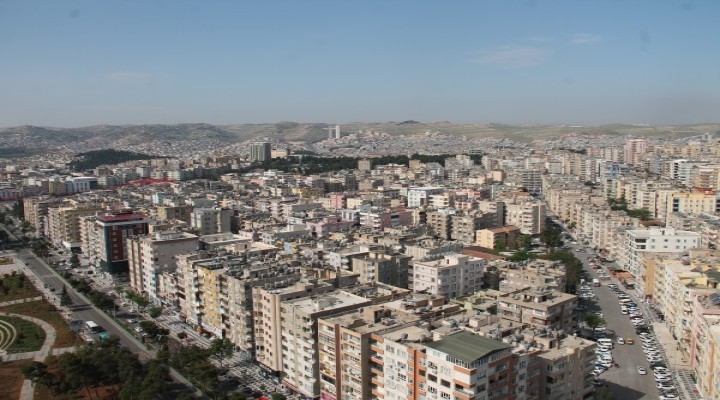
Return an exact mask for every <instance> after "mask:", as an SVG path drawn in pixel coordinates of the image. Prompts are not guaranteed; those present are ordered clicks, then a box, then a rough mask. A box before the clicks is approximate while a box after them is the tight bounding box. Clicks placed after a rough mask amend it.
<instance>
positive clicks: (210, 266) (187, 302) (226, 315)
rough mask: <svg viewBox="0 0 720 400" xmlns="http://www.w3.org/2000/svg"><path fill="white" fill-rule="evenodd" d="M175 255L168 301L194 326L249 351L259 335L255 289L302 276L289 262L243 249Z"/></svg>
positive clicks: (281, 283)
mask: <svg viewBox="0 0 720 400" xmlns="http://www.w3.org/2000/svg"><path fill="white" fill-rule="evenodd" d="M177 258H178V268H177V272H176V273H175V275H176V276H177V287H176V291H177V295H176V298H175V301H174V302H173V303H172V304H173V305H174V306H175V307H176V308H177V310H178V312H179V314H180V316H181V317H183V318H185V320H186V321H187V323H189V324H190V325H192V326H195V327H196V328H197V329H200V330H203V331H205V332H208V333H211V334H213V335H215V336H217V337H220V338H227V339H229V340H230V341H231V342H233V344H235V345H236V346H238V347H239V348H240V349H242V350H244V351H246V352H247V353H249V354H250V355H253V354H254V352H255V347H256V340H257V338H256V335H255V322H256V320H255V318H253V313H254V312H255V304H254V299H253V292H254V290H256V289H257V288H266V289H270V288H275V287H279V286H285V285H288V284H292V283H294V282H297V281H298V280H299V279H300V278H301V274H300V270H299V269H298V268H297V267H295V266H293V265H291V264H287V263H284V262H272V263H265V262H261V261H254V260H252V259H248V258H246V257H245V256H244V255H229V254H227V253H218V252H199V253H194V254H185V255H180V256H178V257H177ZM167 275H168V274H167V273H164V274H161V276H167Z"/></svg>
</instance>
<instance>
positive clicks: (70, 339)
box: [0, 300, 83, 349]
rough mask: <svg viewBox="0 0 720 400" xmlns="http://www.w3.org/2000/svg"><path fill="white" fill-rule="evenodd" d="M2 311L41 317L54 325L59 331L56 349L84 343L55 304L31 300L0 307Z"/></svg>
mask: <svg viewBox="0 0 720 400" xmlns="http://www.w3.org/2000/svg"><path fill="white" fill-rule="evenodd" d="M0 311H5V312H9V313H15V314H22V315H28V316H31V317H35V318H38V319H41V320H43V321H45V322H47V323H48V324H50V325H52V327H53V328H55V330H56V331H57V339H56V340H55V344H54V345H53V348H54V349H57V348H61V347H70V346H78V345H82V344H83V341H82V340H80V338H78V337H77V336H76V335H75V333H74V332H73V331H71V330H70V327H69V326H68V325H67V323H66V322H65V320H64V319H63V317H62V316H61V315H60V313H59V312H58V311H56V310H55V306H53V305H52V304H50V303H48V302H47V301H44V300H41V301H31V302H29V303H21V304H13V305H10V306H7V307H0Z"/></svg>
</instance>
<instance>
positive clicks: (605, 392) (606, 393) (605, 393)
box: [595, 387, 615, 400]
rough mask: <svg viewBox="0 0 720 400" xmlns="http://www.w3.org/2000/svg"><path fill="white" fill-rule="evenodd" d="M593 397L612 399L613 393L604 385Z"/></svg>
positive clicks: (613, 397) (603, 399)
mask: <svg viewBox="0 0 720 400" xmlns="http://www.w3.org/2000/svg"><path fill="white" fill-rule="evenodd" d="M595 398H596V399H597V400H614V399H615V395H614V394H613V392H612V391H611V390H610V389H608V388H605V387H604V388H600V389H599V390H597V391H596V392H595Z"/></svg>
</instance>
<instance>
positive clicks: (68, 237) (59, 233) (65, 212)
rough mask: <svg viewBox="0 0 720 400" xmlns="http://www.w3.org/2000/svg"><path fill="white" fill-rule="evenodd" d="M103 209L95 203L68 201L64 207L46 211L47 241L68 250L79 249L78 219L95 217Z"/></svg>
mask: <svg viewBox="0 0 720 400" xmlns="http://www.w3.org/2000/svg"><path fill="white" fill-rule="evenodd" d="M102 210H103V207H102V206H100V205H98V204H95V203H84V202H78V201H69V202H68V204H67V205H66V206H63V207H53V208H49V209H48V216H47V221H48V227H49V233H50V235H49V239H50V242H52V244H54V245H56V246H63V247H65V248H67V249H68V250H70V249H74V248H80V246H81V244H82V243H81V235H80V217H85V216H89V215H95V213H97V212H98V211H102Z"/></svg>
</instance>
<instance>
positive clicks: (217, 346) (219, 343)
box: [210, 339, 235, 367]
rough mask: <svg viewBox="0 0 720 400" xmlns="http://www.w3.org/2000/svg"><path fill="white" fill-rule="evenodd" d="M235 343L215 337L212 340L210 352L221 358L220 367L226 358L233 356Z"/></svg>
mask: <svg viewBox="0 0 720 400" xmlns="http://www.w3.org/2000/svg"><path fill="white" fill-rule="evenodd" d="M234 352H235V345H234V344H233V343H232V342H231V341H230V340H228V339H215V340H213V341H212V342H210V353H211V354H212V355H214V356H215V357H217V358H218V359H219V360H220V367H222V365H223V361H224V360H225V359H226V358H230V357H232V355H233V353H234Z"/></svg>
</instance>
